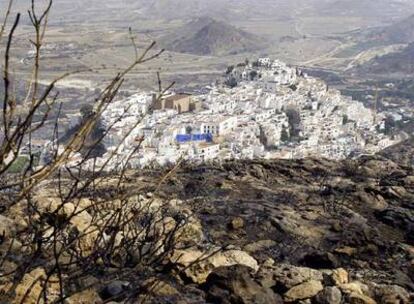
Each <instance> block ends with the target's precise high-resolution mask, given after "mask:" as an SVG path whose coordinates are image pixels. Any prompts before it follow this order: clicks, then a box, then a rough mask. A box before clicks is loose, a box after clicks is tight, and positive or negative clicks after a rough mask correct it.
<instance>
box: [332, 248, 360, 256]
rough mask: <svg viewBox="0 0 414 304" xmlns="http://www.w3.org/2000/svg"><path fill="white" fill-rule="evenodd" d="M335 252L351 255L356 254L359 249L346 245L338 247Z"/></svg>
mask: <svg viewBox="0 0 414 304" xmlns="http://www.w3.org/2000/svg"><path fill="white" fill-rule="evenodd" d="M335 252H336V253H341V254H345V255H347V256H350V257H351V256H353V255H355V254H356V253H357V252H358V250H357V249H356V248H354V247H349V246H344V247H340V248H336V249H335Z"/></svg>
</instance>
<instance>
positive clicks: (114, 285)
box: [0, 141, 414, 304]
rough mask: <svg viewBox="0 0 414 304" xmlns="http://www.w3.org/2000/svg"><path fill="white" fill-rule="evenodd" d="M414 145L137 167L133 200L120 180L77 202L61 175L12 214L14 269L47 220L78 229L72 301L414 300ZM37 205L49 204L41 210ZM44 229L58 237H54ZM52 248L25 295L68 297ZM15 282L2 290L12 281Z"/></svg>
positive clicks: (8, 225)
mask: <svg viewBox="0 0 414 304" xmlns="http://www.w3.org/2000/svg"><path fill="white" fill-rule="evenodd" d="M413 151H414V147H413V142H412V141H409V142H406V143H404V144H402V145H400V146H396V147H393V148H391V149H388V150H386V151H384V153H382V154H381V155H376V156H366V157H363V158H361V159H359V160H355V161H354V160H347V161H343V162H335V161H328V160H315V159H305V160H295V161H291V160H273V161H243V162H240V161H231V162H226V163H223V164H206V165H203V166H190V165H186V164H182V165H181V166H180V167H175V168H172V169H169V170H167V169H153V170H148V171H144V172H128V173H126V177H127V179H126V180H127V181H126V184H125V185H122V188H123V189H124V191H125V195H126V196H124V198H123V199H121V200H120V199H116V200H112V201H111V197H112V194H113V193H118V191H119V185H118V184H117V183H116V181H117V179H114V180H113V181H112V178H111V177H110V176H107V177H106V178H105V179H104V181H102V182H101V183H100V184H101V185H100V186H97V188H95V191H91V192H90V195H86V194H84V195H83V197H82V198H78V199H75V200H74V201H72V202H63V205H62V201H61V200H60V199H59V198H57V197H55V196H56V194H54V193H55V192H54V191H53V190H52V189H53V187H54V186H53V185H54V183H53V182H52V181H50V182H48V183H45V184H44V185H43V186H42V188H41V189H38V190H37V195H36V196H35V197H34V199H33V201H32V202H31V204H30V205H27V204H26V203H25V202H24V201H23V202H21V203H19V204H17V205H16V206H14V207H13V208H12V209H10V210H9V211H7V212H5V213H3V214H2V215H1V219H2V220H1V222H0V223H1V225H0V229H1V230H2V231H3V238H2V245H1V248H2V250H3V251H2V252H7V254H6V255H5V256H4V263H2V272H3V273H8V272H10V271H13V269H14V267H16V263H18V261H21V260H22V259H24V257H25V256H26V254H27V253H28V252H30V248H31V246H33V245H31V243H30V242H28V240H27V239H26V238H25V237H27V231H28V229H29V227H32V225H34V224H35V223H41V221H40V220H41V219H43V220H44V221H46V222H43V224H42V227H43V228H44V229H45V232H44V233H47V231H50V230H48V229H46V228H47V225H50V226H51V227H53V226H54V225H57V224H58V223H60V224H59V225H66V228H64V229H67V233H68V234H67V235H66V234H63V235H59V236H56V237H58V242H57V244H60V242H62V244H65V243H66V242H69V245H70V246H69V245H68V246H69V247H68V248H66V247H62V248H63V249H62V250H63V251H62V252H63V253H62V256H61V257H60V258H59V259H61V260H60V263H61V264H60V267H62V269H61V270H60V271H61V272H62V273H63V274H62V281H63V282H66V280H68V279H70V281H69V282H70V284H68V285H66V284H67V283H65V284H64V286H65V289H64V290H65V294H67V297H68V300H67V303H81V302H79V301H83V302H82V303H103V302H104V301H110V300H112V301H113V302H112V303H246V304H247V303H308V302H309V301H310V300H311V301H312V302H311V303H338V304H339V303H406V304H409V303H412V302H413V300H414V297H413V296H414V294H413V292H414V238H413V235H414V213H413V212H414V206H413V201H414V200H413V199H414V170H413V161H414V160H413V155H414V154H413ZM48 189H50V190H48ZM84 193H86V192H84ZM98 202H104V203H100V204H98ZM30 206H32V207H30ZM33 206H37V208H36V210H37V212H38V214H32V215H31V216H29V215H30V210H31V209H30V208H33ZM59 206H61V207H59ZM143 206H145V207H143ZM73 210H78V212H77V213H76V215H75V216H72V217H69V218H70V220H69V222H67V223H66V222H65V217H66V216H69V214H71V212H73ZM57 215H59V217H57V218H55V217H54V216H57ZM120 215H122V216H121V217H119V218H118V216H120ZM29 219H31V220H32V222H29V221H28V220H29ZM129 219H131V220H133V221H130V220H129ZM123 220H126V221H127V222H128V224H127V226H122V223H123ZM39 221H40V222H39ZM56 221H58V222H56ZM59 227H60V228H61V229H62V227H65V226H59ZM120 227H123V228H122V229H121V228H120ZM125 227H128V228H127V229H126V228H125ZM50 229H51V228H50ZM55 229H56V228H55ZM94 229H97V230H94ZM40 231H42V230H39V232H40ZM49 233H50V232H49ZM135 233H138V234H135ZM131 234H132V235H131ZM141 234H142V236H141ZM47 235H48V236H47ZM74 236H77V237H76V238H74V239H73V237H74ZM44 238H46V239H45V240H44V242H45V244H55V239H54V237H53V235H49V234H46V235H44ZM66 238H68V239H66ZM12 240H14V241H13V243H11V242H12ZM10 244H11V245H10ZM157 244H158V245H157ZM62 246H63V245H62ZM7 248H8V250H7ZM59 248H60V247H59ZM65 248H66V249H65ZM76 248H77V249H76ZM42 250H43V251H42V255H43V259H39V260H38V261H43V262H41V263H38V264H36V265H33V264H30V261H27V260H26V261H27V262H25V263H23V264H21V265H23V266H25V267H27V269H26V272H27V273H28V274H26V276H25V277H24V280H23V282H22V283H20V285H18V286H17V289H16V291H17V292H18V293H17V295H16V297H15V299H17V300H19V299H20V300H21V299H22V297H23V295H24V294H26V297H27V299H29V301H28V302H24V303H35V302H36V301H35V300H36V299H38V298H39V297H41V296H42V294H43V293H45V294H47V295H48V296H49V298H50V299H55V300H56V299H57V298H56V294H59V292H58V290H57V289H56V288H57V287H56V285H53V283H52V282H53V281H51V278H48V277H47V273H48V269H49V271H50V267H52V268H51V269H52V270H54V268H53V263H51V262H52V261H53V259H52V260H51V261H50V262H47V261H48V252H49V251H48V250H50V254H51V255H52V256H53V246H51V247H45V248H44V249H42ZM55 250H56V249H55ZM71 260H73V261H75V262H76V264H74V263H71V262H70V261H71ZM49 263H51V264H49ZM84 263H87V264H84ZM82 265H83V266H82ZM21 267H22V266H21ZM79 267H81V269H82V273H79V272H78V271H79ZM18 269H20V268H18ZM115 274H116V276H114V275H115ZM7 278H8V277H7V276H6V277H3V278H2V279H1V281H0V290H3V291H7V290H8V288H9V287H10V285H8V284H9V283H10V281H8V280H7ZM36 278H37V280H38V281H36ZM53 278H55V279H56V280H57V278H56V277H55V276H54V277H52V279H53ZM45 280H46V283H42V282H45ZM48 280H49V281H48ZM30 283H32V284H33V286H35V287H36V288H32V289H30V288H28V286H29V285H30ZM42 288H43V289H42ZM42 290H43V291H42ZM53 295H55V298H53ZM7 299H8V300H6V302H4V301H3V302H1V301H0V302H1V303H9V302H7V301H11V298H7ZM132 299H134V300H132ZM131 301H132V302H131ZM303 301H306V302H303ZM16 303H17V302H16Z"/></svg>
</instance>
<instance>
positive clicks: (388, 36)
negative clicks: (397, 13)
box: [370, 15, 414, 44]
mask: <svg viewBox="0 0 414 304" xmlns="http://www.w3.org/2000/svg"><path fill="white" fill-rule="evenodd" d="M370 38H371V39H375V40H376V41H379V42H382V43H384V44H399V43H402V44H409V43H412V42H414V15H411V16H410V17H408V18H405V19H403V20H401V21H399V22H396V23H394V24H392V25H389V26H386V27H383V28H381V29H379V30H376V31H374V32H373V33H371V37H370Z"/></svg>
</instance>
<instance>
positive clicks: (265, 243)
mask: <svg viewBox="0 0 414 304" xmlns="http://www.w3.org/2000/svg"><path fill="white" fill-rule="evenodd" d="M276 245H277V242H275V241H273V240H261V241H257V242H254V243H251V244H248V245H246V246H244V248H243V250H245V251H247V252H249V253H255V252H260V251H263V250H267V249H269V248H271V247H274V246H276Z"/></svg>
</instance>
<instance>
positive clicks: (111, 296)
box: [99, 281, 129, 301]
mask: <svg viewBox="0 0 414 304" xmlns="http://www.w3.org/2000/svg"><path fill="white" fill-rule="evenodd" d="M128 288H129V282H126V281H113V282H110V283H109V284H108V285H106V286H105V287H104V288H103V289H102V290H101V291H100V292H99V296H100V297H101V298H102V300H104V301H107V300H115V301H121V300H123V299H125V298H126V297H127V294H126V291H127V290H128Z"/></svg>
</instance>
